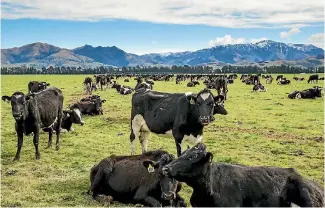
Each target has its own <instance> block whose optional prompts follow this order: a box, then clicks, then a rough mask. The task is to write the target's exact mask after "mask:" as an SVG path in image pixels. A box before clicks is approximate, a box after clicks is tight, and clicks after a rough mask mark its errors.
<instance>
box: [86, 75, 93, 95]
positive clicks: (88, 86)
mask: <svg viewBox="0 0 325 208" xmlns="http://www.w3.org/2000/svg"><path fill="white" fill-rule="evenodd" d="M83 84H84V86H85V89H86V94H89V95H91V94H92V92H93V89H94V88H93V80H92V78H91V77H86V78H85V80H84V82H83ZM95 85H96V84H95Z"/></svg>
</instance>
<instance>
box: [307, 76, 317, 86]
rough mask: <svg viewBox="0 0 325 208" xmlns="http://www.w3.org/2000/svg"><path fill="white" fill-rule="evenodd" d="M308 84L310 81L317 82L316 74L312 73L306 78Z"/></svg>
mask: <svg viewBox="0 0 325 208" xmlns="http://www.w3.org/2000/svg"><path fill="white" fill-rule="evenodd" d="M307 82H308V84H309V83H310V82H314V83H318V74H313V75H310V77H309V79H308V81H307Z"/></svg>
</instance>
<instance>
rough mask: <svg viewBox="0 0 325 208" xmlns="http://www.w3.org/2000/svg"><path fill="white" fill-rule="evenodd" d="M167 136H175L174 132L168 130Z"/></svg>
mask: <svg viewBox="0 0 325 208" xmlns="http://www.w3.org/2000/svg"><path fill="white" fill-rule="evenodd" d="M165 134H166V135H170V136H173V130H168V131H166V132H165Z"/></svg>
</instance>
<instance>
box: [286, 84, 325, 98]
mask: <svg viewBox="0 0 325 208" xmlns="http://www.w3.org/2000/svg"><path fill="white" fill-rule="evenodd" d="M321 91H322V88H321V87H318V86H314V87H313V88H310V89H307V90H302V91H294V92H292V93H290V94H289V95H288V98H291V99H308V98H309V99H315V98H316V97H322V93H321Z"/></svg>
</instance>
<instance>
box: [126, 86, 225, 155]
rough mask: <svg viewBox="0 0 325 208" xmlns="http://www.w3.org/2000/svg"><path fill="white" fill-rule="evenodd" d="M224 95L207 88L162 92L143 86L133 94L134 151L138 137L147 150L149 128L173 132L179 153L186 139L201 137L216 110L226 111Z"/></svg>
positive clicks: (216, 112) (219, 111)
mask: <svg viewBox="0 0 325 208" xmlns="http://www.w3.org/2000/svg"><path fill="white" fill-rule="evenodd" d="M223 101H224V97H223V96H222V95H218V96H216V97H214V96H213V94H212V93H211V91H210V90H208V89H204V90H202V91H201V92H199V94H197V95H196V94H192V93H173V94H172V93H163V92H156V91H151V90H145V89H141V90H138V91H136V92H135V93H134V94H133V96H132V110H131V134H130V141H131V154H134V152H135V142H136V140H135V139H136V138H139V139H140V142H141V146H142V152H146V151H147V145H148V140H149V136H150V132H154V133H156V134H171V135H173V137H174V139H175V144H176V148H177V154H178V156H179V155H180V154H181V144H182V141H183V139H184V140H185V141H189V142H190V143H192V144H195V143H197V142H200V141H201V140H202V133H203V127H204V126H207V125H208V124H209V123H210V122H212V121H214V120H215V118H214V115H215V114H222V115H227V111H226V109H225V108H224V107H223Z"/></svg>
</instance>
